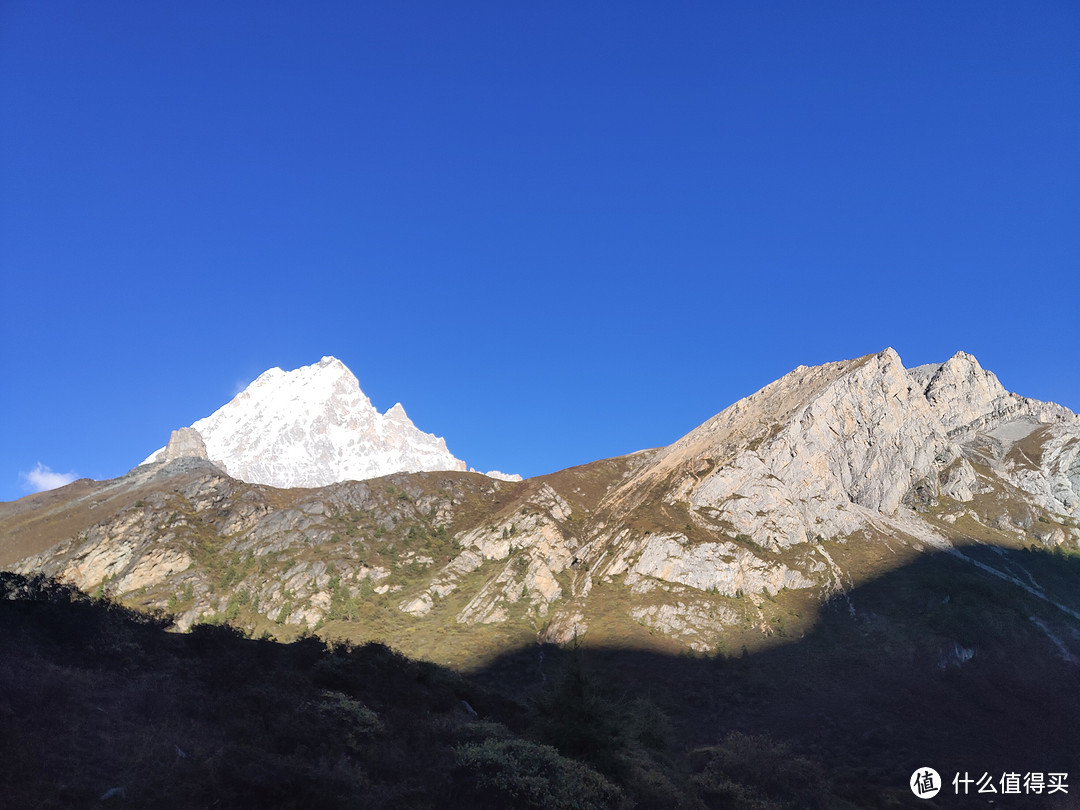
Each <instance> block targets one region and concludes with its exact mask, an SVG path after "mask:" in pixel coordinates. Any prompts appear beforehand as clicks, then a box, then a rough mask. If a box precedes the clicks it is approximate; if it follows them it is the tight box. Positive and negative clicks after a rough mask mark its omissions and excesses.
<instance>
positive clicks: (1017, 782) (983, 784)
mask: <svg viewBox="0 0 1080 810" xmlns="http://www.w3.org/2000/svg"><path fill="white" fill-rule="evenodd" d="M1068 778H1069V775H1068V774H1067V773H1061V772H1058V773H1042V772H1038V771H1030V772H1028V773H1024V774H1021V773H1019V772H1017V771H1008V772H1006V773H1003V774H1000V775H999V776H997V777H996V778H995V777H994V776H992V775H991V774H990V773H988V772H984V773H983V775H982V776H980V777H973V776H971V775H970V774H968V772H967V771H964V772H963V774H961V773H959V772H957V774H956V776H954V777H953V779H952V786H953V792H954V793H955V794H956V795H957V796H967V795H968V794H970V793H1003V794H1006V793H1011V794H1013V795H1029V796H1030V795H1041V794H1043V793H1045V794H1046V795H1048V796H1049V795H1050V794H1052V793H1068V792H1069V784H1068V782H1067V781H1066V780H1068ZM908 786H909V787H910V788H911V792H912V793H914V794H915V795H916V796H918V797H919V798H920V799H930V798H933V797H934V796H937V795H938V793H940V792H941V789H942V788H943V787H944V784H943V783H942V780H941V775H940V774H939V773H938V772H937V771H935V770H934V769H933V768H930V767H922V768H916V769H915V772H914V773H913V774H912V775H911V781H909V782H908Z"/></svg>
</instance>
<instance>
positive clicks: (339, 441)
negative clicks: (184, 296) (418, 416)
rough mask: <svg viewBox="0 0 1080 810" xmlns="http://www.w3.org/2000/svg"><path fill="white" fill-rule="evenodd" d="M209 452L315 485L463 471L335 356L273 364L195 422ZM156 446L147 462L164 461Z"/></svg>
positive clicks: (280, 483) (232, 464) (441, 445)
mask: <svg viewBox="0 0 1080 810" xmlns="http://www.w3.org/2000/svg"><path fill="white" fill-rule="evenodd" d="M191 427H192V428H193V429H194V430H196V431H198V433H199V435H200V436H201V437H202V439H203V442H204V443H205V445H206V452H207V455H208V456H209V458H211V459H213V460H214V461H215V462H217V463H218V464H219V465H220V466H222V467H223V468H224V469H225V470H226V471H227V472H228V473H229V474H230V475H232V476H233V477H235V478H239V479H241V480H244V481H249V482H251V483H259V484H269V485H271V486H277V487H316V486H325V485H327V484H331V483H335V482H337V481H344V480H350V479H356V480H361V479H365V478H376V477H378V476H380V475H388V474H390V473H393V472H420V471H433V470H465V469H466V465H465V462H463V461H460V460H458V459H457V458H455V457H454V456H453V455H452V454H451V453H450V451H449V450H448V449H447V447H446V442H445V441H444V440H443V439H441V438H439V437H437V436H433V435H432V434H430V433H424V432H423V431H421V430H420V429H419V428H417V427H416V426H415V425H414V424H413V423H412V421H411V420H410V419H409V417H408V416H407V415H406V413H405V409H404V407H402V405H401V404H400V403H398V404H396V405H394V407H392V408H390V410H388V411H387V412H386V413H385V414H380V413H379V412H378V410H377V409H376V408H375V407H374V406H373V405H372V404H371V400H370V399H368V397H367V396H366V395H365V394H364V392H363V391H361V390H360V383H359V381H358V380H357V379H356V376H355V375H354V374H353V373H352V372H351V371H350V370H349V369H348V368H347V367H346V366H345V364H344V363H342V362H341V361H340V360H338V359H337V358H335V357H330V356H327V357H323V358H322V359H321V360H320V361H319V362H318V363H314V364H312V365H310V366H302V367H300V368H298V369H295V370H294V371H283V370H282V369H280V368H276V367H275V368H271V369H269V370H267V371H265V372H263V373H262V374H260V375H259V377H258V378H257V379H256V380H255V381H254V382H252V383H251V385H249V386H248V387H247V388H245V389H244V390H243V391H241V392H240V393H239V394H237V395H236V396H235V397H234V398H233V399H232V401H230V402H229V403H228V404H226V405H224V406H222V407H221V408H219V409H218V410H217V411H215V412H214V413H212V414H211V415H210V416H208V417H206V418H204V419H200V420H198V421H197V422H195V423H194V424H193V425H192V426H191ZM164 456H165V451H164V448H163V449H162V450H159V451H157V452H156V453H154V454H152V455H151V456H150V457H149V458H148V459H147V460H146V461H145V462H143V463H149V462H154V461H161V460H164Z"/></svg>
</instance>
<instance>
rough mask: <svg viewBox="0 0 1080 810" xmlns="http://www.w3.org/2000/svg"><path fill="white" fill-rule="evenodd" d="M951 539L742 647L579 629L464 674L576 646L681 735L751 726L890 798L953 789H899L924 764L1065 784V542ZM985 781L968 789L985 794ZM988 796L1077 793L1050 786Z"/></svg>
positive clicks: (1020, 802) (530, 664)
mask: <svg viewBox="0 0 1080 810" xmlns="http://www.w3.org/2000/svg"><path fill="white" fill-rule="evenodd" d="M959 552H960V553H959V554H952V553H944V552H935V553H932V554H925V555H922V556H920V557H918V558H916V560H915V561H913V562H909V563H907V564H905V565H903V566H901V567H899V568H897V569H894V570H892V571H890V572H888V573H886V574H883V575H881V576H879V577H877V578H875V579H873V580H870V581H868V582H865V583H863V584H861V585H859V586H857V587H855V588H854V589H852V590H850V591H849V592H847V593H843V594H837V595H834V596H833V597H832V598H830V599H829V600H828V601H827V602H825V603H824V604H823V605H822V606H821V610H820V614H819V616H818V619H817V622H816V624H815V625H814V626H813V627H812V628H811V629H810V630H808V631H807V632H806V633H805V634H804V635H803V636H802V637H800V638H790V639H784V638H773V639H770V641H771V642H775V643H771V644H769V645H768V646H765V647H763V648H762V649H759V650H756V651H754V652H749V651H747V650H746V649H745V648H744V649H743V650H742V652H741V654H734V655H730V654H729V655H718V656H704V655H694V654H690V653H687V654H684V655H679V656H671V655H665V654H660V653H657V652H655V651H650V650H647V649H633V648H626V647H614V646H602V645H597V646H591V645H589V644H588V643H587V638H586V640H585V643H582V644H578V645H576V646H573V645H572V646H571V647H570V648H566V647H562V648H560V647H555V646H552V645H542V646H537V647H534V648H528V649H520V650H516V651H513V652H508V653H506V654H504V655H502V656H501V657H499V658H498V659H496V660H494V661H492V662H491V663H489V664H488V665H486V666H484V667H482V668H478V669H477V670H475V671H473V672H471V673H470V674H471V676H472V677H474V678H476V679H477V680H478V682H480V683H482V684H485V685H488V686H491V687H493V688H497V689H504V690H505V689H510V690H511V691H513V692H515V693H516V694H518V695H521V694H525V695H528V694H530V693H535V692H538V691H541V690H543V689H544V688H546V685H547V684H549V683H550V682H551V681H552V680H553V679H557V678H558V677H560V672H562V671H564V670H565V669H566V667H567V666H568V661H569V660H571V659H572V658H575V657H576V658H577V659H579V662H578V663H577V664H574V665H573V666H574V667H583V668H584V669H585V671H587V672H588V673H590V675H591V677H594V678H596V679H597V680H598V681H599V682H600V683H602V684H604V686H605V688H606V689H608V690H609V692H610V693H611V694H612V695H619V696H623V697H624V698H634V697H644V698H647V699H648V700H649V701H651V702H653V703H654V704H655V705H656V706H658V707H659V708H660V710H661V711H663V712H664V713H665V714H666V715H667V716H669V717H670V718H671V719H672V720H673V722H674V723H675V727H676V729H677V736H678V738H679V739H680V741H681V744H682V745H683V746H684V748H685V749H687V750H690V751H692V750H694V749H702V748H706V747H708V746H712V745H715V744H716V743H718V742H719V741H721V740H723V739H724V738H725V737H726V736H728V735H730V734H732V733H742V734H762V735H766V736H767V737H769V738H771V739H774V740H777V741H782V742H784V743H786V744H790V745H791V746H792V748H793V750H795V751H797V752H802V753H803V754H806V755H808V756H810V757H812V758H813V759H814V760H816V761H818V762H820V763H821V764H822V765H823V767H824V768H825V770H826V771H827V772H828V773H830V774H833V775H834V776H837V777H838V778H839V779H841V780H842V781H844V782H846V783H847V784H848V788H849V790H851V791H856V792H857V790H858V785H859V784H860V783H863V782H864V783H865V784H866V785H867V787H868V790H869V791H870V792H873V791H886V792H888V791H889V789H890V788H897V789H899V796H897V795H891V797H890V799H889V801H890V802H891V801H900V802H901V803H905V802H907V801H908V800H909V799H910V800H914V801H916V806H920V807H927V806H942V807H951V806H957V802H961V803H963V801H964V799H963V797H958V796H956V795H952V793H953V787H952V786H951V784H950V785H948V786H947V788H948V792H949V794H950V795H948V796H947V801H946V800H944V799H946V796H945V793H944V792H943V794H942V797H943V799H941V800H938V802H939V805H934V804H933V803H931V802H928V801H918V800H915V799H914V796H913V795H912V794H911V793H910V791H907V788H906V785H907V780H908V779H910V777H911V775H912V773H913V772H914V770H915V769H916V768H919V767H923V766H926V765H929V766H931V767H934V768H936V769H937V770H938V772H939V773H941V774H943V775H947V776H946V779H947V780H951V779H952V777H953V775H955V774H957V773H960V774H963V773H964V772H967V773H969V774H971V776H972V778H973V779H974V778H977V777H981V776H982V775H983V774H984V773H988V774H990V775H992V776H993V777H994V779H995V780H999V779H1000V777H1001V776H1003V775H1004V774H1006V773H1013V772H1015V773H1019V774H1020V775H1021V777H1022V776H1023V775H1025V774H1027V773H1032V772H1035V773H1049V772H1059V773H1072V774H1074V776H1075V779H1076V781H1077V785H1076V787H1075V788H1074V789H1072V793H1073V794H1074V795H1075V794H1078V793H1080V751H1078V750H1077V745H1076V743H1077V736H1078V729H1080V689H1078V687H1080V666H1078V664H1077V659H1080V654H1077V653H1076V652H1074V650H1080V621H1078V620H1077V619H1076V613H1077V611H1078V609H1080V604H1076V602H1078V601H1080V600H1077V598H1076V596H1075V585H1076V584H1077V583H1080V556H1073V555H1070V554H1065V553H1060V552H1058V553H1053V552H1049V551H1042V550H1034V549H1023V550H1016V549H1006V548H1001V547H996V546H988V545H981V544H972V545H968V546H965V547H963V548H961V549H959ZM961 555H962V556H961ZM990 568H992V569H993V570H994V572H996V573H997V575H995V574H994V573H991V572H990V571H989V570H988V569H990ZM1024 585H1027V587H1026V588H1025V587H1024ZM1070 591H1073V592H1070ZM1062 600H1064V601H1062ZM996 783H997V784H998V790H1001V786H1000V783H999V782H996ZM961 789H962V787H961ZM971 791H972V793H973V794H974V793H975V790H974V788H972V789H971ZM987 795H988V794H984V795H982V796H977V795H972V796H970V797H969V799H968V800H967V801H968V802H970V803H972V804H973V805H974V806H985V800H986V798H987ZM1001 798H1002V800H1003V801H1008V806H1025V805H1026V804H1027V803H1030V804H1031V805H1032V806H1037V807H1053V806H1063V807H1073V806H1078V805H1077V802H1075V801H1073V802H1071V803H1070V801H1069V799H1068V797H1067V796H1062V795H1060V794H1059V795H1056V796H1055V797H1053V798H1051V797H1049V796H1047V795H1037V796H1034V795H1033V796H1024V795H1020V796H1013V795H1010V796H1008V797H1005V796H1002V797H1001Z"/></svg>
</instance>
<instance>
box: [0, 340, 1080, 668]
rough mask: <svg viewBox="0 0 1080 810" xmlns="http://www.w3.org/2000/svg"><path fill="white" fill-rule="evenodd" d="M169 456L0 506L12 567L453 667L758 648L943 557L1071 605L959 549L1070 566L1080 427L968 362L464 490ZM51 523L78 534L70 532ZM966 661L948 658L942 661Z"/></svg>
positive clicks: (793, 380) (843, 374)
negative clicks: (298, 482)
mask: <svg viewBox="0 0 1080 810" xmlns="http://www.w3.org/2000/svg"><path fill="white" fill-rule="evenodd" d="M174 441H175V442H176V443H177V444H178V445H184V446H185V447H187V448H188V449H185V450H182V451H181V450H177V451H176V452H175V453H173V454H172V455H173V456H176V458H174V459H173V460H171V461H170V460H168V459H167V458H166V459H163V460H162V461H161V462H159V463H157V464H155V465H151V466H147V467H140V468H138V469H136V470H134V471H133V472H132V473H131V474H129V476H126V477H124V478H121V479H116V480H115V481H112V482H100V483H97V484H93V485H87V484H83V485H82V486H81V488H80V487H79V486H77V485H72V487H73V488H74V489H73V490H72V492H71V493H70V495H67V496H65V495H64V494H63V492H64V491H63V490H58V491H56V492H55V493H42V495H41V496H31V498H27V499H23V501H19V502H16V503H15V504H12V505H4V506H2V507H0V528H3V529H4V531H5V532H6V535H7V536H8V537H9V538H10V537H17V538H21V540H20V544H19V549H20V552H19V555H18V556H19V558H18V559H12V557H14V556H16V554H15V553H14V552H12V551H7V550H4V549H0V552H3V553H6V554H7V559H0V564H7V565H10V566H12V567H13V568H14V569H15V570H17V571H20V572H32V571H33V572H36V571H42V572H46V573H50V574H60V575H62V576H65V577H67V578H68V579H70V580H72V581H73V582H75V583H76V584H78V585H79V586H80V587H83V588H86V589H88V590H91V591H93V590H94V589H105V590H108V591H110V592H112V593H115V594H118V595H120V596H122V597H123V598H125V599H127V600H129V601H130V602H132V603H134V604H139V605H143V606H156V607H160V608H164V609H167V610H169V611H170V612H172V613H174V614H175V615H176V616H177V623H178V625H179V626H180V627H187V626H190V625H191V624H192V623H193V622H196V621H200V620H201V621H207V620H210V621H221V620H228V621H231V622H238V623H240V624H242V625H244V626H247V627H248V628H250V629H252V630H255V631H264V630H268V631H270V632H273V633H277V634H282V633H284V634H285V635H288V634H289V633H295V632H298V631H300V630H301V629H303V628H305V627H306V628H309V629H318V630H319V631H320V632H324V633H327V634H329V635H331V636H332V635H335V634H339V635H344V636H346V637H357V638H367V637H371V638H381V639H383V640H386V641H389V642H391V643H393V644H395V645H398V646H401V647H402V648H403V649H406V650H407V651H409V652H410V653H413V654H419V655H426V656H429V657H433V658H437V659H439V660H450V661H457V662H463V661H466V660H470V659H471V658H474V657H476V656H478V655H483V654H484V651H485V650H488V651H490V650H493V649H496V648H501V647H503V646H505V645H508V644H511V643H528V641H529V640H530V639H531V640H532V641H535V640H537V639H540V640H546V641H567V640H570V639H573V638H575V637H576V638H579V639H580V638H585V639H591V640H596V641H598V642H603V641H607V642H616V641H618V642H619V643H633V644H644V645H654V646H655V645H660V646H662V647H663V646H665V645H667V646H668V647H670V648H671V649H679V648H690V649H693V650H697V651H702V652H717V651H722V650H724V649H731V647H732V646H733V645H735V646H738V645H743V646H751V647H753V646H754V645H755V644H761V643H770V639H775V637H776V635H777V634H778V633H783V634H790V633H794V632H803V630H804V629H805V627H807V626H808V625H807V622H809V621H811V617H812V615H813V613H814V611H815V610H816V609H817V607H815V606H820V604H821V603H822V602H823V601H824V600H826V599H833V598H835V597H836V596H837V595H841V596H842V595H844V594H846V593H848V592H849V591H851V590H852V588H854V587H856V586H857V585H858V584H859V583H861V582H866V581H868V580H869V579H871V578H873V577H876V576H879V575H880V574H881V573H883V572H886V571H889V570H892V569H893V568H894V567H895V566H897V565H900V564H902V563H903V562H904V561H910V560H912V559H914V558H916V557H918V556H920V555H924V554H927V553H930V552H933V553H941V554H945V555H948V556H950V557H951V558H954V559H958V560H961V561H966V562H967V564H970V565H971V566H974V568H977V569H978V571H979V572H981V573H980V574H979V575H980V576H982V575H983V574H985V575H986V576H988V577H992V578H994V580H995V581H998V582H1004V583H1008V586H1009V587H1013V588H1022V589H1025V590H1024V594H1025V597H1024V598H1034V599H1036V600H1040V603H1042V604H1045V605H1047V606H1048V608H1047V609H1048V610H1050V615H1052V616H1058V617H1059V618H1060V619H1061V620H1062V621H1065V622H1066V623H1068V622H1072V621H1073V620H1074V618H1075V615H1076V614H1077V612H1078V611H1080V603H1076V602H1075V600H1074V598H1073V597H1072V596H1071V594H1068V593H1061V592H1057V591H1054V590H1053V589H1047V588H1044V587H1043V586H1042V585H1041V584H1039V583H1037V581H1036V578H1035V577H1034V576H1033V575H1032V574H1031V572H1030V571H1024V570H1019V569H1018V568H1017V566H1016V564H1010V565H1008V566H1006V565H1003V564H1002V565H996V566H995V564H993V562H990V563H988V562H986V561H985V560H981V559H979V560H978V561H977V562H978V565H976V561H975V558H974V557H972V556H971V554H970V552H969V549H970V548H972V547H975V546H994V547H998V548H1006V549H1007V548H1014V549H1024V548H1028V547H1029V546H1037V547H1039V548H1047V549H1065V550H1072V549H1077V548H1080V524H1078V523H1077V519H1076V518H1077V510H1078V508H1080V420H1078V419H1077V417H1076V416H1075V415H1074V414H1073V413H1072V412H1071V411H1069V410H1068V409H1066V408H1063V407H1061V406H1059V405H1054V404H1053V403H1042V402H1038V401H1035V400H1028V399H1024V398H1022V397H1019V396H1017V395H1015V394H1010V393H1008V392H1007V391H1005V389H1004V388H1003V387H1002V386H1001V385H1000V383H999V382H998V381H997V379H996V377H994V375H993V374H991V373H990V372H987V371H985V370H984V369H982V368H981V367H980V366H979V364H978V362H977V361H976V360H975V358H974V357H971V356H970V355H966V354H964V353H958V354H957V355H955V356H954V357H952V358H950V359H949V360H948V361H946V362H945V363H942V364H940V365H936V366H922V367H918V368H915V369H910V370H909V369H905V368H904V367H903V365H902V363H901V361H900V358H899V357H898V356H897V354H896V353H895V352H894V351H892V350H891V349H887V350H885V351H884V352H881V353H879V354H876V355H868V356H866V357H862V358H858V359H856V360H849V361H842V362H837V363H829V364H826V365H823V366H818V367H814V368H807V367H799V368H797V369H795V370H794V371H792V372H791V373H790V374H788V375H785V376H784V377H783V378H781V379H780V380H777V381H776V382H774V383H772V384H770V385H768V386H766V387H765V388H763V389H762V390H761V391H759V392H757V393H755V394H753V395H751V396H749V397H747V398H745V399H743V400H740V401H739V402H736V403H734V404H733V405H731V406H730V407H729V408H727V409H725V410H724V411H722V412H721V413H719V414H717V415H716V416H715V417H713V418H712V419H710V420H708V421H707V422H706V423H704V424H703V425H701V426H700V427H698V428H697V429H695V430H693V431H691V432H690V433H688V434H687V435H686V436H684V437H683V438H682V439H680V440H679V441H677V442H675V443H674V444H673V445H671V446H669V447H666V448H660V449H656V450H648V451H642V452H640V453H636V454H632V455H631V456H626V457H623V458H618V459H609V460H606V461H600V462H595V463H593V464H589V465H585V466H583V467H578V468H572V469H570V470H564V471H562V472H559V473H555V474H552V475H548V476H541V477H539V478H535V479H530V480H528V481H524V482H504V481H498V480H493V479H490V478H484V477H481V476H477V475H473V474H470V473H465V472H454V471H451V472H421V473H414V474H395V475H391V476H388V477H383V478H379V479H376V480H369V481H364V482H345V483H338V484H333V485H330V486H327V487H322V488H319V489H282V488H273V487H268V486H265V485H256V484H250V483H245V482H243V481H239V480H237V479H235V478H233V477H230V476H229V475H227V474H225V472H224V471H223V470H222V469H220V468H219V467H215V466H214V464H213V463H211V462H210V461H209V459H208V458H200V457H199V456H200V455H202V454H201V453H200V451H199V448H198V447H197V442H196V441H195V440H194V437H193V436H191V435H190V434H184V433H183V432H181V434H180V435H178V436H177V437H175V439H174ZM170 445H172V442H171V443H170ZM207 449H208V451H209V452H208V454H207V455H208V456H209V457H213V456H214V452H213V450H212V449H211V448H210V446H209V443H207ZM166 456H169V453H166ZM44 496H48V497H44ZM34 498H38V499H39V501H37V502H34V501H33V499H34ZM61 513H63V514H65V515H71V514H72V513H75V514H85V515H86V516H87V517H86V519H85V520H84V521H83V523H82V525H81V526H78V528H74V530H73V527H75V525H76V524H75V523H72V522H71V520H70V519H68V520H61V519H60V515H61ZM23 552H25V553H23ZM984 569H986V570H984ZM973 570H974V569H973ZM850 607H851V610H852V615H853V616H854V615H856V612H857V605H854V604H851V605H850ZM1040 621H1041V622H1043V625H1045V626H1046V628H1047V634H1048V637H1050V636H1053V637H1054V638H1055V639H1058V640H1059V641H1060V640H1061V639H1069V638H1071V636H1070V633H1071V632H1072V631H1069V630H1066V629H1062V628H1057V629H1055V628H1054V627H1053V626H1052V621H1051V620H1050V619H1046V618H1044V619H1040ZM1048 622H1051V623H1048ZM1069 626H1070V627H1071V625H1069ZM800 628H803V630H800ZM958 643H959V642H958V641H957V640H956V639H947V638H942V639H940V650H941V651H942V652H941V653H940V654H941V655H946V656H947V655H948V651H949V650H953V649H954V647H953V646H951V645H955V644H958ZM1061 643H1063V644H1065V645H1066V646H1068V644H1071V643H1072V642H1070V641H1067V640H1066V641H1062V642H1061ZM961 646H962V645H961ZM1075 653H1076V655H1077V657H1080V649H1078V650H1076V651H1075Z"/></svg>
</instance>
